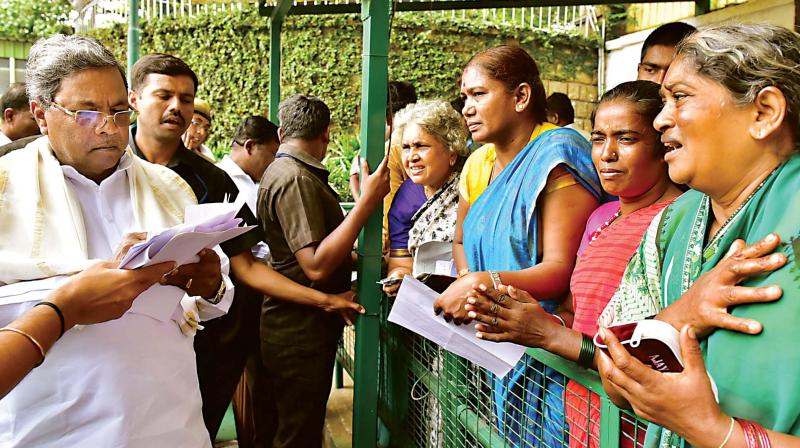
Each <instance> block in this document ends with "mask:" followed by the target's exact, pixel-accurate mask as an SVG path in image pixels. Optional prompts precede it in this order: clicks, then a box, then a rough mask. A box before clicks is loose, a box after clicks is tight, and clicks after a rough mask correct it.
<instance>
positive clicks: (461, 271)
mask: <svg viewBox="0 0 800 448" xmlns="http://www.w3.org/2000/svg"><path fill="white" fill-rule="evenodd" d="M467 274H469V268H464V269H462V270H460V271H458V278H461V277H463V276H465V275H467Z"/></svg>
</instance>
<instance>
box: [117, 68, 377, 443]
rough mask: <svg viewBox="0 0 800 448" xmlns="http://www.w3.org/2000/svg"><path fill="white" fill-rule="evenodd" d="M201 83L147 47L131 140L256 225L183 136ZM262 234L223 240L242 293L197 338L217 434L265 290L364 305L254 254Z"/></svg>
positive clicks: (207, 410) (251, 346)
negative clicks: (300, 280) (299, 279)
mask: <svg viewBox="0 0 800 448" xmlns="http://www.w3.org/2000/svg"><path fill="white" fill-rule="evenodd" d="M198 84H199V80H198V78H197V75H196V74H195V73H194V71H193V70H192V68H191V67H189V65H187V64H186V62H184V61H183V60H181V59H180V58H177V57H175V56H172V55H167V54H149V55H146V56H143V57H142V58H141V59H139V60H138V61H137V62H136V64H134V66H133V68H132V69H131V90H130V92H129V95H128V99H129V101H130V104H131V107H132V108H133V109H135V110H136V111H137V112H138V113H139V117H138V120H137V125H136V126H132V127H131V138H130V144H131V147H132V148H133V150H134V151H135V152H136V153H137V154H138V155H139V156H140V157H142V158H143V159H145V160H148V161H150V162H153V163H156V164H159V165H165V166H166V167H167V168H169V169H171V170H172V171H174V172H175V173H176V174H178V175H179V176H180V177H181V178H182V179H183V180H184V181H186V183H187V184H188V185H189V186H190V187H191V189H192V191H193V192H194V195H195V196H196V197H197V200H198V202H199V203H201V204H211V203H220V202H234V201H235V203H236V204H237V205H238V206H239V213H238V215H237V217H238V218H241V219H242V220H243V221H244V222H245V224H248V225H251V224H257V223H258V221H257V219H256V218H255V216H254V214H253V212H252V211H251V210H250V208H249V207H248V206H247V205H246V204H245V200H246V198H239V190H238V188H237V187H236V184H235V183H234V181H233V180H232V179H231V178H230V177H229V176H228V175H227V174H226V172H225V171H223V170H222V169H220V168H217V167H216V166H214V164H212V163H211V162H209V161H208V160H206V159H204V158H203V157H202V156H200V155H198V154H196V153H194V152H192V151H190V150H189V149H187V148H186V146H185V145H184V143H183V141H182V139H181V136H182V135H183V133H184V131H185V130H186V128H187V127H188V126H189V122H190V121H191V118H192V112H193V110H194V98H195V94H196V93H197V86H198ZM263 239H264V237H263V233H262V232H261V229H260V228H254V229H252V230H251V231H249V232H247V233H245V234H243V235H240V236H238V237H236V238H233V239H231V240H229V241H226V242H225V243H223V244H221V247H222V250H223V251H224V252H225V254H226V255H227V256H228V257H230V263H231V271H232V272H233V275H232V277H233V278H234V282H235V283H236V296H235V297H234V298H233V302H232V304H231V306H230V309H229V310H228V314H227V315H226V316H224V317H222V318H220V319H215V320H213V321H210V322H208V323H207V324H204V327H205V329H204V330H203V331H201V332H200V333H198V334H197V336H196V337H195V340H194V348H195V352H196V354H197V375H198V379H199V382H200V394H201V396H202V399H203V419H204V421H205V424H206V428H207V429H208V432H209V434H210V438H211V439H212V440H213V439H214V438H215V436H216V433H217V431H218V429H219V426H220V424H221V423H222V419H223V417H224V415H225V411H226V409H227V407H228V404H229V403H230V401H231V398H232V396H233V392H234V390H235V388H236V385H237V384H238V382H239V378H240V376H241V374H242V371H243V370H244V367H245V363H246V361H247V359H248V357H249V355H250V353H252V352H253V351H255V350H258V349H259V340H258V326H259V311H260V308H261V300H262V295H263V294H268V295H271V296H279V297H281V298H283V299H286V300H292V301H294V302H296V303H300V304H302V305H304V306H308V305H311V306H314V307H317V308H321V309H322V310H324V311H327V312H331V311H332V312H334V313H335V312H336V311H340V310H342V311H349V312H363V309H362V307H361V306H360V305H358V304H357V303H355V300H354V294H353V293H352V292H350V291H349V289H348V290H342V291H336V293H339V294H326V293H323V292H320V291H315V290H313V289H311V288H304V287H302V286H301V285H299V284H297V283H295V282H292V281H290V280H289V279H287V278H286V277H284V276H282V275H280V274H278V273H276V272H275V271H273V270H272V269H270V268H269V267H268V266H267V265H266V264H264V263H262V262H260V261H258V260H256V259H255V257H254V256H253V255H252V252H251V248H252V247H253V246H255V245H256V244H257V243H258V242H260V241H262V240H263ZM181 274H182V273H181V270H180V269H179V270H178V272H177V273H176V274H173V276H172V277H171V279H170V280H169V281H174V282H176V283H174V284H179V285H180V284H184V283H185V282H186V281H187V279H186V277H183V276H182V275H181ZM181 281H183V282H184V283H180V282H181ZM335 318H337V319H338V317H335ZM257 418H258V416H257ZM257 423H258V422H257ZM257 426H258V424H257ZM262 426H263V425H262ZM257 429H258V428H257Z"/></svg>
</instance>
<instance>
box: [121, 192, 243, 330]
mask: <svg viewBox="0 0 800 448" xmlns="http://www.w3.org/2000/svg"><path fill="white" fill-rule="evenodd" d="M239 208H240V206H239V205H237V204H233V203H229V204H201V205H192V206H189V207H187V208H186V214H185V219H184V221H185V223H184V224H180V225H177V226H175V227H170V228H168V229H164V230H162V231H160V232H156V233H154V234H152V235H149V237H148V238H147V240H145V241H143V242H141V243H139V244H136V245H134V246H133V247H131V249H130V250H129V251H128V253H127V254H126V255H125V257H124V258H123V259H122V261H121V262H120V268H123V269H136V268H139V267H142V266H150V265H153V264H158V263H163V262H166V261H174V262H175V263H176V264H177V265H178V266H181V265H184V264H187V263H195V262H197V261H198V257H197V253H198V252H200V251H201V250H203V249H210V248H213V247H214V246H217V245H218V244H220V243H223V242H225V241H227V240H229V239H231V238H235V237H237V236H239V235H242V234H243V233H245V232H247V231H248V230H250V229H252V228H253V227H254V226H246V227H239V224H241V219H238V218H236V214H237V212H238V211H239ZM184 294H185V291H184V290H182V289H180V288H178V287H176V286H164V285H159V284H155V285H153V286H151V287H150V288H149V289H147V290H146V291H145V292H143V293H142V294H140V295H139V297H138V298H137V299H136V300H135V301H134V302H133V306H132V307H131V309H130V312H132V313H138V314H144V315H147V316H150V317H152V318H154V319H158V320H160V321H162V322H163V321H166V320H167V319H170V318H171V317H172V313H173V312H174V311H175V307H177V306H178V303H179V302H180V301H181V299H182V298H183V295H184Z"/></svg>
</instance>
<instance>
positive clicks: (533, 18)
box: [75, 0, 600, 36]
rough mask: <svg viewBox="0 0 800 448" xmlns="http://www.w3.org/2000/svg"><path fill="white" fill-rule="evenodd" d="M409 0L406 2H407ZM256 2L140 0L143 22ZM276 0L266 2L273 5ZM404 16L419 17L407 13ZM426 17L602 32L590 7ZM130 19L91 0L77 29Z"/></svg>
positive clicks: (323, 0)
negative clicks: (445, 17)
mask: <svg viewBox="0 0 800 448" xmlns="http://www.w3.org/2000/svg"><path fill="white" fill-rule="evenodd" d="M408 1H409V0H406V2H408ZM255 3H256V2H255V0H140V3H139V17H140V19H142V20H147V19H161V18H164V17H182V16H193V15H197V14H225V13H228V12H230V11H232V10H242V9H244V8H248V7H254V5H255ZM274 3H275V0H266V5H267V6H271V5H274ZM298 3H302V4H303V5H307V6H323V5H346V4H358V3H359V2H358V1H356V0H308V1H303V2H297V1H295V4H298ZM403 14H420V12H405V13H403ZM423 14H439V15H442V16H447V17H453V18H455V19H458V18H461V19H467V18H469V19H470V20H479V21H483V22H488V23H495V24H513V25H517V26H520V27H522V28H529V29H539V30H549V31H578V32H581V33H583V34H584V35H586V36H589V35H593V34H596V33H599V32H600V28H599V23H598V18H597V10H596V8H595V7H594V6H591V5H581V6H542V7H527V8H493V9H482V10H458V11H456V10H449V11H437V12H432V13H423ZM127 20H128V1H127V0H91V1H90V2H89V3H87V4H86V5H85V6H84V7H83V8H81V10H80V11H79V12H78V16H77V18H76V20H75V26H76V28H77V30H78V31H79V32H85V31H88V30H91V29H93V28H102V27H106V26H109V25H111V24H113V23H120V22H125V21H127Z"/></svg>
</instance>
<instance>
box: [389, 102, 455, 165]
mask: <svg viewBox="0 0 800 448" xmlns="http://www.w3.org/2000/svg"><path fill="white" fill-rule="evenodd" d="M409 124H416V125H417V126H419V127H420V128H422V129H423V130H424V131H425V132H427V133H428V134H430V135H431V136H432V137H434V138H435V139H437V140H438V141H439V142H441V143H442V144H444V145H445V147H446V148H447V150H448V151H449V152H450V153H451V154H453V153H455V154H458V155H459V156H465V157H466V156H468V155H469V149H467V138H469V131H468V130H467V124H466V123H465V122H464V117H463V116H462V115H461V114H460V113H459V112H458V111H456V110H455V109H453V106H451V105H450V103H448V102H447V101H443V100H422V101H418V102H417V103H414V104H410V105H408V106H406V107H405V108H403V109H401V110H400V111H399V112H398V113H397V114H395V116H394V126H395V130H394V131H393V132H392V142H393V143H395V144H397V143H399V142H401V141H402V137H403V132H404V131H405V128H406V126H408V125H409Z"/></svg>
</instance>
